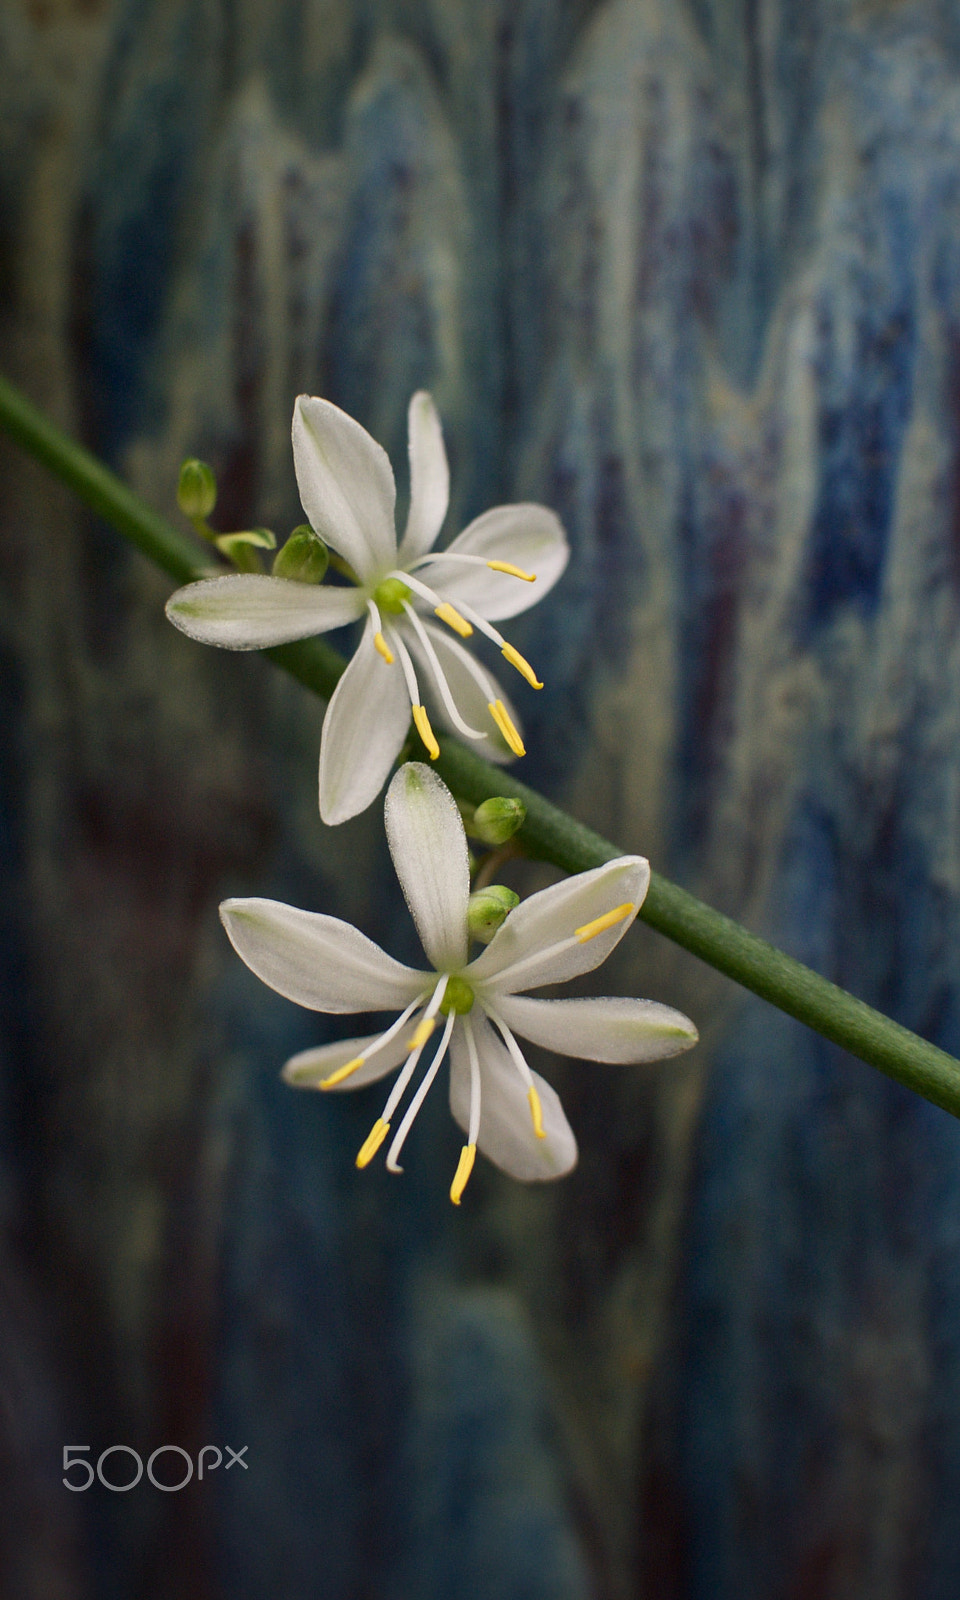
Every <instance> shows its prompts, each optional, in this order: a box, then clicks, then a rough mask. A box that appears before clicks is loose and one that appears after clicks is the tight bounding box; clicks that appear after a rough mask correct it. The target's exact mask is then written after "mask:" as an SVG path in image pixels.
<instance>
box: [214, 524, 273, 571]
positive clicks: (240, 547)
mask: <svg viewBox="0 0 960 1600" xmlns="http://www.w3.org/2000/svg"><path fill="white" fill-rule="evenodd" d="M213 542H214V544H215V545H216V547H217V549H218V550H219V551H220V554H221V555H223V556H226V558H227V560H228V561H232V562H233V564H234V566H235V567H236V568H237V570H238V571H239V572H262V571H263V567H262V566H261V565H260V556H259V555H258V551H260V550H275V549H276V548H277V538H276V534H274V533H271V531H270V529H269V528H247V529H245V530H244V531H243V532H242V533H220V534H218V535H217V537H216V538H215V539H214V541H213Z"/></svg>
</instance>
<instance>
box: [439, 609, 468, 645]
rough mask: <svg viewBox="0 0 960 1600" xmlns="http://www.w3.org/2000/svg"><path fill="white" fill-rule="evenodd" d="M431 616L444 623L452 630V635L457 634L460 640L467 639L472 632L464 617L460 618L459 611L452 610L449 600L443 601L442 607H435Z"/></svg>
mask: <svg viewBox="0 0 960 1600" xmlns="http://www.w3.org/2000/svg"><path fill="white" fill-rule="evenodd" d="M433 614H434V616H435V617H439V618H440V621H441V622H445V623H446V624H447V627H448V628H452V629H453V631H454V633H459V635H460V637H461V639H469V637H470V635H471V633H472V632H473V628H472V627H471V625H470V623H469V622H468V621H467V619H466V617H461V615H460V613H459V611H455V610H454V609H453V606H452V605H451V604H450V602H449V600H444V602H443V605H441V606H437V608H436V610H435V611H434V613H433Z"/></svg>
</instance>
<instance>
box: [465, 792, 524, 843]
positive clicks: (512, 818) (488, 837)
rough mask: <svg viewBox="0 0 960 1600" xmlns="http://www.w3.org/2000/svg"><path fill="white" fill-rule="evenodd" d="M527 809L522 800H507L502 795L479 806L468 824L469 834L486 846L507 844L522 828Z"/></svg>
mask: <svg viewBox="0 0 960 1600" xmlns="http://www.w3.org/2000/svg"><path fill="white" fill-rule="evenodd" d="M526 815H527V808H526V806H525V805H524V804H523V801H522V800H507V799H506V798H504V797H503V796H501V795H497V796H495V797H494V798H493V799H491V800H484V802H483V804H482V805H480V806H477V809H476V811H475V812H474V813H473V817H472V819H471V821H470V823H469V824H468V827H469V832H470V833H471V834H472V835H473V837H474V838H475V839H482V841H483V843H484V844H505V843H506V841H507V840H508V839H512V838H513V835H514V834H515V833H516V831H517V829H518V828H522V827H523V824H524V821H525V819H526Z"/></svg>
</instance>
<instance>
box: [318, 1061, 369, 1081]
mask: <svg viewBox="0 0 960 1600" xmlns="http://www.w3.org/2000/svg"><path fill="white" fill-rule="evenodd" d="M366 1059H367V1058H366V1056H355V1057H354V1059H353V1060H352V1061H347V1062H345V1063H344V1065H343V1066H342V1067H338V1068H337V1070H336V1072H331V1074H330V1076H329V1078H324V1079H322V1080H321V1083H320V1087H321V1089H335V1088H336V1087H337V1084H338V1083H343V1081H344V1079H346V1078H349V1077H350V1074H351V1073H353V1072H356V1070H357V1068H358V1067H362V1066H363V1063H364V1062H365V1060H366Z"/></svg>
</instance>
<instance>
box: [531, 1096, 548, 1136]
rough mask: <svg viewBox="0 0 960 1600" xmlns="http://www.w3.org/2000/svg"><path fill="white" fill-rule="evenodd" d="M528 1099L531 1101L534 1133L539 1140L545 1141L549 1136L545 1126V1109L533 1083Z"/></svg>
mask: <svg viewBox="0 0 960 1600" xmlns="http://www.w3.org/2000/svg"><path fill="white" fill-rule="evenodd" d="M527 1099H528V1100H529V1101H530V1115H531V1117H532V1118H533V1131H534V1133H535V1134H536V1136H537V1138H538V1139H545V1138H546V1137H547V1134H546V1130H545V1128H544V1126H543V1108H542V1106H541V1104H540V1096H539V1095H538V1094H537V1091H536V1089H535V1088H534V1087H533V1084H532V1083H531V1085H530V1087H529V1089H528V1090H527Z"/></svg>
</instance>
